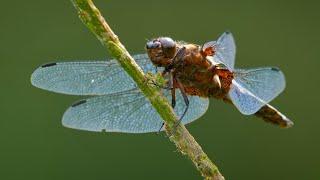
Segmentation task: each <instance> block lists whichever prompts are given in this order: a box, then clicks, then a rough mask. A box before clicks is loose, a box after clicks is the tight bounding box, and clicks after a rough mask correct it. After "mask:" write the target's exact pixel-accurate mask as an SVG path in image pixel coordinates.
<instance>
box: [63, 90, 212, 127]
mask: <svg viewBox="0 0 320 180" xmlns="http://www.w3.org/2000/svg"><path fill="white" fill-rule="evenodd" d="M165 94H166V96H169V92H168V91H166V92H165ZM208 104H209V101H208V99H203V98H199V97H195V96H194V97H190V108H189V111H188V112H187V114H186V115H185V117H184V118H183V120H182V122H183V124H187V123H190V122H192V121H194V120H196V119H198V118H199V117H200V116H202V115H203V114H204V113H205V111H206V110H207V108H208ZM176 107H177V108H176V109H175V111H176V114H177V115H178V116H181V114H182V112H183V107H185V105H184V102H183V98H182V96H181V93H177V105H176ZM162 122H163V121H162V120H161V118H160V116H159V114H158V113H157V112H156V110H155V109H154V108H153V107H152V105H151V104H150V102H149V101H148V100H147V99H146V97H145V96H144V95H143V94H142V93H141V92H140V91H139V90H137V89H134V90H129V91H126V92H120V93H115V94H108V95H103V96H97V97H93V98H89V99H87V100H82V101H79V102H78V103H76V104H74V105H73V106H71V107H70V108H69V109H68V110H67V111H66V112H65V114H64V116H63V119H62V123H63V125H64V126H66V127H70V128H74V129H81V130H87V131H98V132H99V131H106V132H125V133H147V132H156V131H158V130H159V128H160V127H161V125H162Z"/></svg>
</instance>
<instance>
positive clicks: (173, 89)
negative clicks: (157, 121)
mask: <svg viewBox="0 0 320 180" xmlns="http://www.w3.org/2000/svg"><path fill="white" fill-rule="evenodd" d="M171 106H172V108H173V109H174V107H175V106H176V89H175V88H171ZM163 126H164V123H162V125H161V127H160V128H159V130H158V134H159V133H160V131H161V130H162V128H163Z"/></svg>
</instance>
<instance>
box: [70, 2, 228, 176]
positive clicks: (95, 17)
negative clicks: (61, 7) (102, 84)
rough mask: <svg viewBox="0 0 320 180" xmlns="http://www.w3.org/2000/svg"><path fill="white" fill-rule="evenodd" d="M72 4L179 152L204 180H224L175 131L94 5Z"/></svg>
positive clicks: (164, 105)
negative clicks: (156, 115) (144, 99)
mask: <svg viewBox="0 0 320 180" xmlns="http://www.w3.org/2000/svg"><path fill="white" fill-rule="evenodd" d="M72 2H73V4H74V6H75V8H76V9H77V11H78V14H79V17H80V19H81V20H82V22H83V23H84V24H85V25H86V26H87V27H88V28H89V29H90V30H91V31H92V32H93V33H94V34H95V35H96V37H97V38H98V39H99V40H100V41H101V43H102V44H103V45H104V46H106V47H107V49H108V50H109V52H110V53H111V55H112V56H114V57H115V58H116V59H117V60H118V61H119V63H120V64H121V66H122V67H123V69H124V70H125V71H126V72H127V73H128V74H129V75H130V76H131V77H132V79H133V80H134V81H135V82H136V84H137V85H138V87H139V88H140V90H141V91H142V93H143V94H144V95H145V96H146V97H147V98H148V99H149V101H150V102H151V104H152V105H153V107H154V108H155V109H156V110H157V112H158V113H159V114H160V116H161V117H162V119H163V120H164V122H165V124H166V125H165V130H166V133H167V134H168V135H169V138H170V140H171V141H172V142H173V143H175V145H176V146H177V148H178V149H179V151H180V152H181V153H182V154H185V155H187V156H188V157H189V158H190V159H191V160H192V162H193V163H194V164H195V166H196V167H197V169H198V170H199V171H200V173H201V175H202V176H203V177H204V178H205V179H212V180H223V179H224V177H223V176H222V175H221V173H220V172H219V170H218V168H217V166H216V165H215V164H213V163H212V161H211V160H210V159H209V157H208V156H207V155H206V154H205V153H204V152H203V150H202V148H201V147H200V145H199V144H198V143H197V142H196V141H195V139H194V138H193V137H192V135H191V134H190V133H189V132H188V130H187V129H186V128H185V127H184V126H183V125H182V124H181V126H178V127H177V128H175V124H176V122H177V117H176V115H175V113H174V111H173V109H172V108H171V106H170V104H169V103H168V101H167V99H166V98H165V97H163V96H162V95H161V93H160V92H159V90H158V89H157V88H156V87H154V86H151V85H149V84H148V83H146V77H145V75H144V73H143V71H142V70H141V68H140V67H139V66H138V65H137V64H136V62H135V61H134V59H133V58H132V57H131V55H130V54H129V52H128V51H127V50H126V49H125V47H124V46H123V45H122V44H121V42H120V40H119V39H118V37H117V35H116V34H114V32H113V31H112V29H111V28H110V26H109V25H108V23H107V22H106V21H105V19H104V18H103V16H102V15H101V13H100V12H99V10H98V9H97V8H96V6H95V5H94V4H93V2H92V1H91V0H72Z"/></svg>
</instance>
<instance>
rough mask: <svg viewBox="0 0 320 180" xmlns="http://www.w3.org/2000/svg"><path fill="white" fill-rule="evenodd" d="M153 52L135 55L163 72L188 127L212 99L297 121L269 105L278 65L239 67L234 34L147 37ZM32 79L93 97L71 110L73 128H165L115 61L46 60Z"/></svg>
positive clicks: (67, 121)
mask: <svg viewBox="0 0 320 180" xmlns="http://www.w3.org/2000/svg"><path fill="white" fill-rule="evenodd" d="M146 49H147V54H138V55H134V56H133V58H134V59H135V60H136V62H137V63H138V65H139V66H140V67H141V68H142V69H143V71H144V72H145V73H157V69H158V68H159V67H160V70H161V71H162V75H163V76H164V77H165V78H166V80H167V81H168V83H167V84H168V86H170V88H164V89H163V90H162V92H163V94H164V95H165V96H166V97H167V98H168V100H169V101H171V102H172V106H173V107H174V111H175V112H176V114H177V116H179V117H181V122H182V123H183V124H188V123H190V122H192V121H194V120H196V119H198V118H199V117H201V116H202V115H203V114H204V113H205V112H206V111H207V109H208V105H209V100H208V98H211V97H213V98H216V99H222V100H223V101H225V102H228V103H231V104H233V105H234V106H235V107H236V108H237V109H238V110H239V111H240V112H241V113H242V114H245V115H252V114H254V115H256V116H258V117H261V118H262V119H264V120H265V121H267V122H271V123H273V124H277V125H280V127H291V126H292V125H293V122H292V121H291V120H290V119H288V118H287V117H286V116H284V115H283V114H282V113H280V112H279V111H278V110H276V109H275V108H274V107H272V106H271V105H269V104H268V103H269V102H270V101H271V100H273V99H274V98H275V97H276V96H277V95H279V94H280V93H281V92H282V91H283V90H284V88H285V78H284V75H283V73H282V72H281V71H280V70H279V69H278V68H275V67H263V68H254V69H235V68H234V62H235V53H236V47H235V43H234V39H233V36H232V34H231V33H229V32H225V33H223V34H222V35H221V36H220V37H219V38H218V40H217V41H211V42H207V43H205V44H204V45H203V46H199V45H196V44H190V43H185V42H176V41H173V40H172V39H171V38H168V37H160V38H156V39H154V40H151V41H149V42H147V44H146ZM155 67H158V68H155ZM31 82H32V84H33V85H34V86H36V87H38V88H41V89H45V90H49V91H53V92H57V93H63V94H70V95H86V96H94V97H89V98H87V99H84V100H80V101H78V102H76V103H75V104H73V105H72V106H71V107H69V108H68V109H67V111H66V112H65V113H64V115H63V118H62V123H63V125H64V126H66V127H70V128H74V129H81V130H88V131H106V132H125V133H146V132H157V131H158V130H159V127H161V126H162V122H163V121H162V119H161V117H160V116H159V114H158V113H157V112H156V111H155V110H154V108H153V107H152V105H151V104H150V102H149V101H148V99H146V97H145V96H144V95H143V94H142V93H141V92H140V91H139V89H138V88H137V87H136V85H135V83H134V81H133V80H132V79H131V78H130V77H129V76H128V75H127V74H126V72H125V71H124V70H123V69H122V68H121V67H120V65H119V64H118V62H117V61H116V60H107V61H79V62H57V63H49V64H45V65H42V66H40V67H39V68H38V69H36V70H35V71H34V72H33V74H32V76H31ZM188 107H190V108H188Z"/></svg>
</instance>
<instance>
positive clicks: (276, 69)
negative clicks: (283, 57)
mask: <svg viewBox="0 0 320 180" xmlns="http://www.w3.org/2000/svg"><path fill="white" fill-rule="evenodd" d="M271 70H272V71H277V72H279V71H280V69H279V68H277V67H272V68H271Z"/></svg>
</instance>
